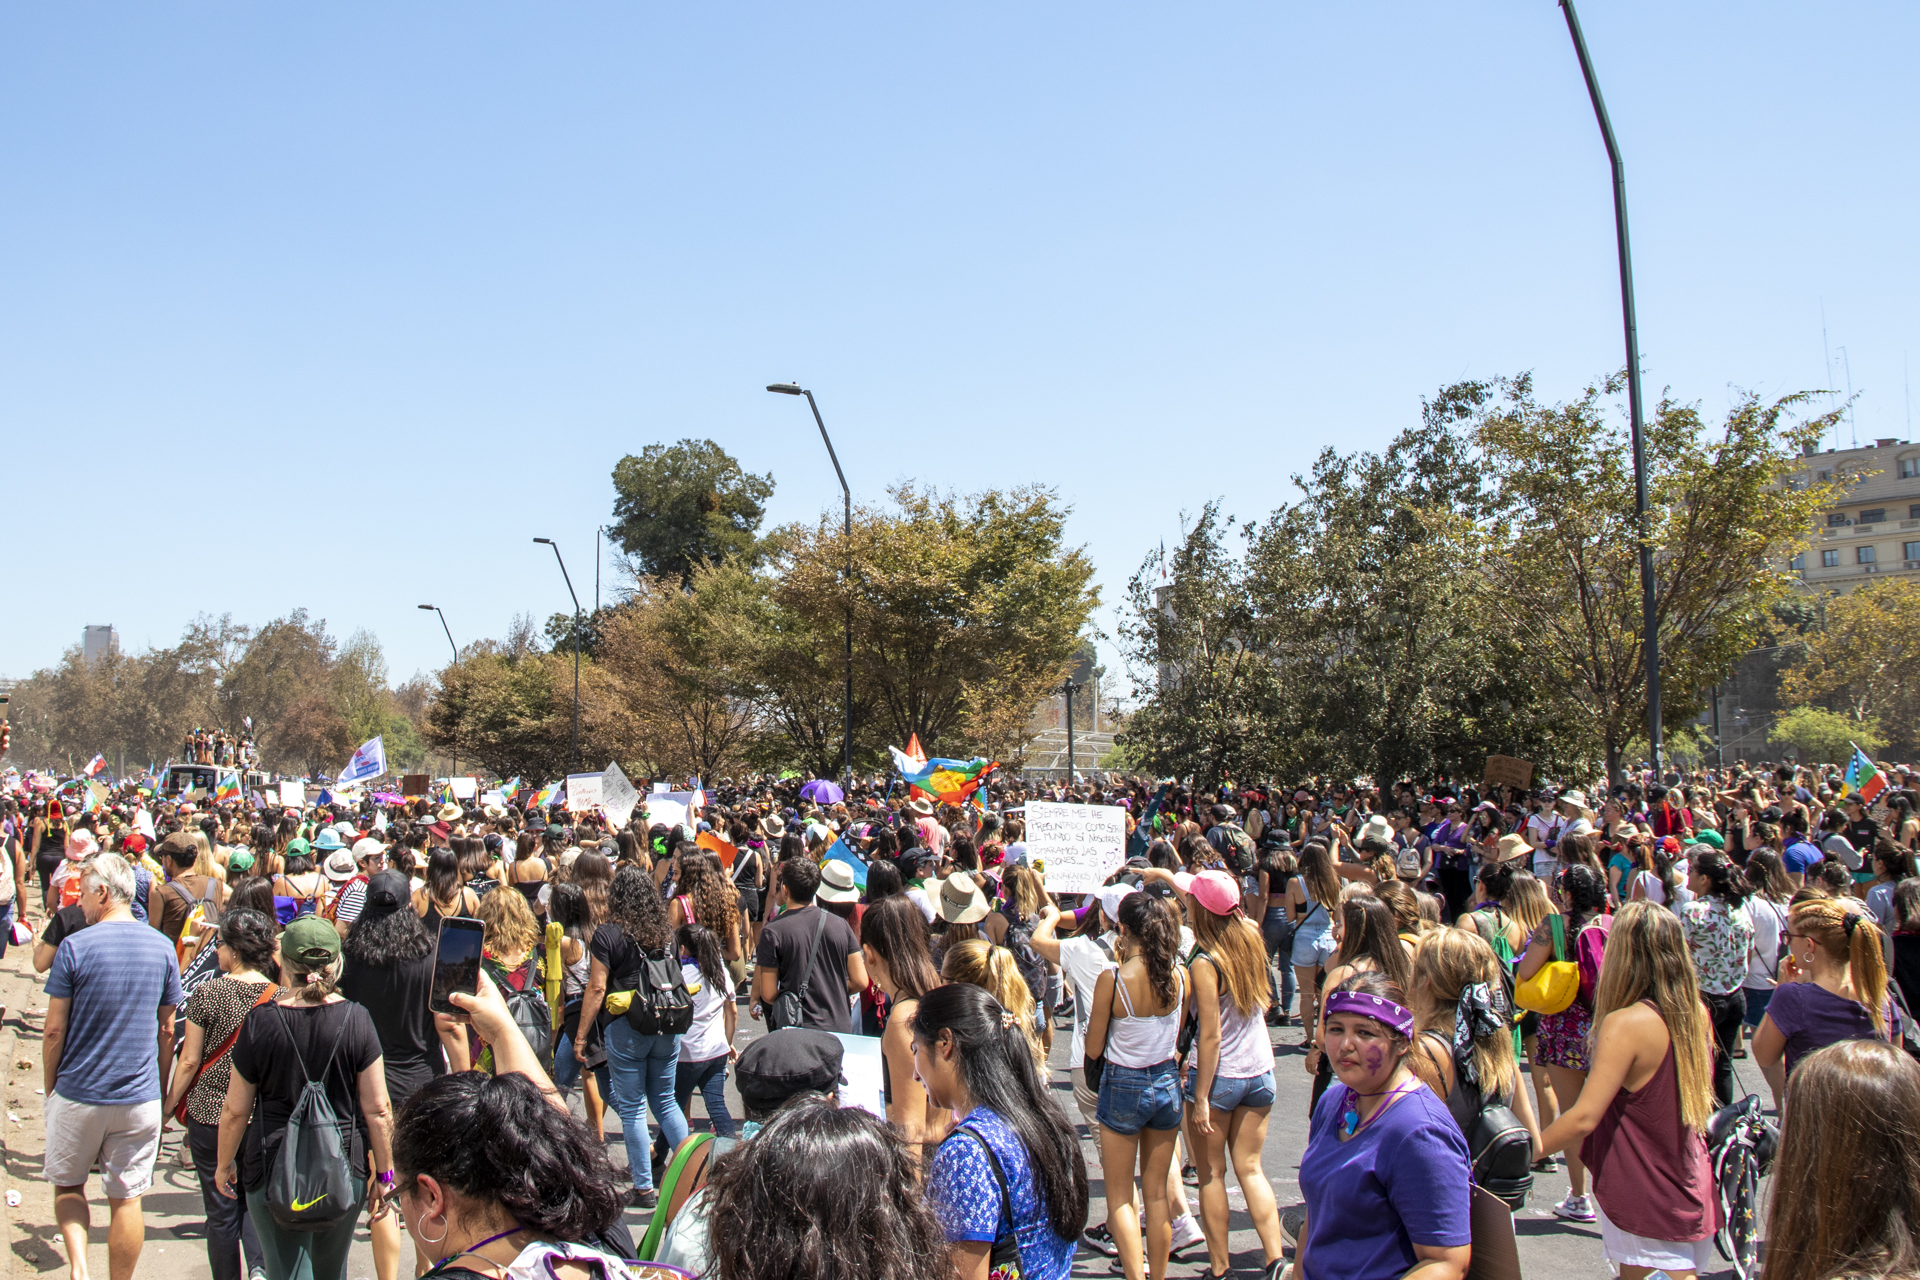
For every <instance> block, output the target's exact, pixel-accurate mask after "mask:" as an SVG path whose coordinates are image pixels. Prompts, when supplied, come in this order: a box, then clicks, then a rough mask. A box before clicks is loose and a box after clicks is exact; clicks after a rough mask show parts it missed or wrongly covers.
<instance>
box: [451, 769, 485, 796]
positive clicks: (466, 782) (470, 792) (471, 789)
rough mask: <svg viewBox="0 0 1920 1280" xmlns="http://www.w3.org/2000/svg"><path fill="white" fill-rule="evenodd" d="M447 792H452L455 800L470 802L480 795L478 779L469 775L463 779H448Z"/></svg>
mask: <svg viewBox="0 0 1920 1280" xmlns="http://www.w3.org/2000/svg"><path fill="white" fill-rule="evenodd" d="M447 790H449V791H451V792H453V798H454V799H455V800H471V799H473V798H474V797H475V796H477V795H479V794H480V779H478V778H476V777H473V776H472V775H471V774H469V775H468V776H466V777H464V778H448V779H447Z"/></svg>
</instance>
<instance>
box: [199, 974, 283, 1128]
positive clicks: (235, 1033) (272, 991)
mask: <svg viewBox="0 0 1920 1280" xmlns="http://www.w3.org/2000/svg"><path fill="white" fill-rule="evenodd" d="M279 991H280V988H279V987H278V986H276V985H275V984H273V983H271V982H269V983H268V984H267V987H266V990H264V991H262V992H261V993H260V996H259V998H258V999H256V1000H255V1001H254V1002H253V1003H252V1004H251V1005H249V1006H248V1008H247V1013H252V1012H253V1011H254V1010H255V1009H258V1008H259V1007H260V1006H261V1005H263V1004H265V1003H266V1002H267V1001H269V1000H271V999H273V998H274V996H276V995H277V994H279ZM246 1025H247V1014H246V1013H243V1014H241V1015H240V1021H238V1022H236V1023H234V1024H233V1030H232V1031H229V1032H228V1033H227V1038H226V1039H225V1040H222V1041H221V1042H220V1047H219V1048H218V1049H215V1050H214V1051H213V1052H212V1053H210V1054H208V1055H207V1056H206V1057H204V1058H202V1059H201V1060H200V1069H199V1070H198V1071H196V1072H194V1073H193V1083H192V1084H190V1085H188V1086H187V1093H183V1094H181V1095H180V1105H179V1106H177V1107H175V1108H174V1109H173V1118H174V1119H175V1120H178V1121H179V1122H180V1123H181V1124H185V1123H186V1122H187V1094H188V1093H192V1092H193V1091H194V1089H196V1088H198V1087H199V1084H200V1077H202V1076H204V1075H206V1074H207V1072H208V1071H210V1070H212V1069H213V1064H214V1063H216V1062H218V1061H220V1059H222V1058H224V1057H226V1056H227V1055H228V1054H229V1053H232V1052H233V1046H234V1043H235V1042H236V1041H238V1040H239V1039H240V1028H242V1027H244V1026H246Z"/></svg>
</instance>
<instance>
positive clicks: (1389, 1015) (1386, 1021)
mask: <svg viewBox="0 0 1920 1280" xmlns="http://www.w3.org/2000/svg"><path fill="white" fill-rule="evenodd" d="M1336 1013H1355V1014H1358V1015H1360V1016H1361V1017H1363V1018H1372V1019H1373V1020H1374V1021H1375V1022H1378V1023H1380V1024H1381V1025H1383V1026H1386V1027H1389V1028H1391V1029H1392V1030H1394V1031H1396V1032H1398V1033H1399V1034H1400V1035H1402V1036H1404V1037H1405V1038H1406V1039H1408V1040H1411V1039H1413V1014H1412V1013H1411V1012H1409V1011H1408V1010H1407V1008H1406V1007H1405V1006H1404V1005H1397V1004H1395V1003H1394V1002H1393V1001H1391V1000H1388V999H1385V998H1383V997H1381V996H1370V995H1365V994H1363V993H1361V992H1358V991H1336V992H1334V993H1333V994H1332V995H1330V996H1328V997H1327V1014H1328V1015H1329V1016H1331V1015H1332V1014H1336Z"/></svg>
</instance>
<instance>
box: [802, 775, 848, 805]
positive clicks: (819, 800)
mask: <svg viewBox="0 0 1920 1280" xmlns="http://www.w3.org/2000/svg"><path fill="white" fill-rule="evenodd" d="M800 798H801V799H803V800H811V801H813V802H814V803H815V804H839V803H840V802H841V801H842V800H844V799H846V798H847V793H846V792H844V791H842V790H841V789H840V788H839V787H836V786H834V785H833V784H832V783H831V782H828V781H827V780H826V779H825V778H815V779H814V780H813V781H812V782H809V783H808V784H807V785H806V786H804V787H802V788H800Z"/></svg>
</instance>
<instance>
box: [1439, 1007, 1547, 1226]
mask: <svg viewBox="0 0 1920 1280" xmlns="http://www.w3.org/2000/svg"><path fill="white" fill-rule="evenodd" d="M1422 1039H1423V1041H1430V1042H1432V1043H1434V1044H1437V1045H1438V1046H1439V1051H1440V1053H1441V1054H1443V1055H1444V1056H1446V1057H1447V1058H1449V1059H1451V1057H1452V1046H1451V1045H1450V1044H1449V1043H1448V1041H1447V1038H1446V1037H1445V1036H1443V1035H1441V1034H1440V1033H1439V1032H1437V1031H1428V1032H1424V1033H1422ZM1520 1087H1521V1088H1522V1089H1524V1088H1526V1087H1527V1084H1526V1081H1525V1080H1522V1081H1521V1082H1520ZM1446 1103H1447V1111H1448V1113H1449V1114H1451V1115H1452V1116H1453V1119H1454V1123H1456V1124H1458V1125H1459V1126H1460V1133H1461V1136H1462V1137H1464V1138H1466V1140H1467V1165H1468V1168H1469V1170H1470V1171H1471V1173H1472V1177H1473V1183H1474V1185H1475V1186H1477V1187H1483V1188H1485V1189H1486V1190H1487V1191H1488V1192H1490V1193H1491V1194H1493V1195H1494V1196H1496V1197H1498V1198H1499V1199H1501V1200H1504V1201H1505V1202H1506V1203H1507V1205H1508V1207H1509V1208H1512V1209H1514V1210H1515V1211H1518V1210H1520V1209H1523V1208H1525V1207H1526V1204H1527V1195H1528V1193H1530V1192H1531V1191H1532V1190H1533V1135H1532V1134H1530V1133H1528V1132H1527V1126H1526V1125H1524V1124H1521V1123H1520V1117H1519V1116H1517V1115H1515V1114H1514V1111H1513V1108H1511V1107H1509V1106H1508V1105H1507V1104H1506V1103H1504V1102H1501V1101H1500V1100H1499V1099H1498V1098H1489V1097H1488V1096H1487V1095H1486V1094H1485V1093H1484V1092H1483V1091H1482V1090H1481V1089H1480V1088H1479V1087H1478V1086H1475V1085H1470V1084H1468V1083H1467V1082H1466V1081H1465V1080H1464V1079H1462V1078H1461V1075H1460V1068H1459V1065H1458V1064H1455V1065H1454V1067H1453V1092H1452V1093H1450V1094H1448V1095H1447V1099H1446Z"/></svg>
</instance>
